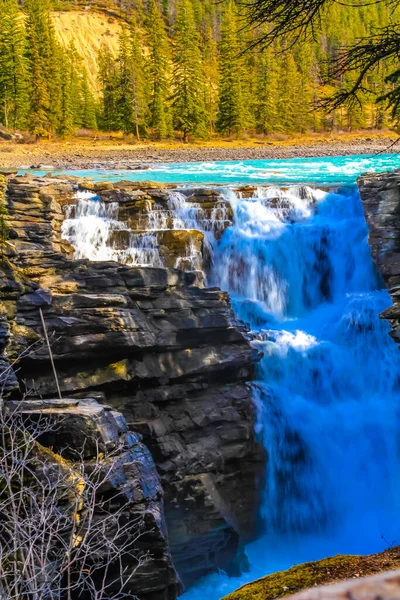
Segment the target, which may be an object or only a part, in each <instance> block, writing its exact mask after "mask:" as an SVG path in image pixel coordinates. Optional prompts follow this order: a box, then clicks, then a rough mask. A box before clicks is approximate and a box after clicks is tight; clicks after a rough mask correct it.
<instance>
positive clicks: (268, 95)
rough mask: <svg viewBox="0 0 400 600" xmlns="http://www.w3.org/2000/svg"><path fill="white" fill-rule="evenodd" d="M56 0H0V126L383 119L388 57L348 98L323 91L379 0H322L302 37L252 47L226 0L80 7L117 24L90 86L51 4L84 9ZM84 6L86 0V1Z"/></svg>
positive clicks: (369, 26)
mask: <svg viewBox="0 0 400 600" xmlns="http://www.w3.org/2000/svg"><path fill="white" fill-rule="evenodd" d="M84 6H85V5H84V4H83V5H82V4H81V5H79V6H78V5H76V6H75V5H74V4H71V3H70V2H64V1H63V0H56V1H54V2H52V1H51V0H24V1H23V3H19V2H18V0H0V124H1V125H2V126H3V127H5V128H6V129H8V130H15V131H29V132H30V133H31V134H32V135H33V136H35V138H36V139H39V138H41V137H44V136H59V137H61V138H66V137H69V136H72V135H73V134H74V132H76V131H77V130H80V129H89V130H96V129H99V130H103V131H122V132H123V133H124V134H126V135H131V136H134V137H135V138H137V139H144V138H150V139H165V138H170V137H177V138H180V139H183V140H185V141H186V140H189V139H200V140H201V139H209V138H210V137H211V136H215V135H217V136H218V135H220V136H231V137H235V138H238V137H242V136H245V135H255V134H259V135H267V136H268V135H270V134H291V133H297V132H299V133H306V132H310V131H311V132H312V131H315V132H319V131H331V130H349V131H351V130H358V129H365V128H378V129H379V128H385V127H388V126H392V125H393V123H394V120H395V118H396V115H393V114H392V113H391V112H390V111H389V110H388V109H387V107H386V106H385V104H382V103H376V99H377V98H379V97H382V96H384V95H386V94H388V93H390V89H391V87H390V86H391V85H393V84H391V83H390V79H388V74H389V73H390V68H391V66H392V65H389V64H387V63H386V62H382V63H380V64H379V65H378V66H377V67H376V68H375V69H374V70H373V71H372V72H371V73H369V74H368V77H366V78H365V82H364V85H363V91H362V94H361V96H359V98H360V101H359V102H356V103H352V104H349V105H347V106H346V105H344V106H340V107H338V108H336V109H335V110H328V109H326V108H323V106H324V104H323V101H324V98H326V97H328V96H329V95H330V94H333V93H335V92H337V91H338V90H340V89H341V88H342V87H345V86H348V85H349V84H351V81H348V80H347V79H346V78H349V77H354V78H357V76H358V74H357V73H354V72H353V73H351V74H349V75H345V76H340V77H338V76H337V75H335V70H334V69H333V68H332V65H333V64H334V63H335V60H336V59H337V56H338V54H339V53H340V52H341V51H342V50H343V48H345V47H346V46H349V45H351V44H353V43H354V42H356V41H357V40H358V39H360V38H362V37H365V36H367V35H371V33H373V32H374V30H375V28H377V27H378V26H380V27H381V26H385V25H390V24H391V23H393V22H394V21H396V19H398V15H397V12H398V9H394V8H393V6H390V7H389V6H388V5H387V3H385V2H377V3H372V4H369V3H368V4H366V5H365V4H363V3H361V2H360V3H359V5H356V6H352V7H349V6H345V5H342V4H333V5H332V6H331V7H330V10H329V13H328V14H326V15H325V17H324V18H323V20H322V23H321V24H320V27H319V30H318V33H317V35H315V36H314V39H311V40H310V39H308V40H302V41H301V42H298V43H296V44H294V45H292V46H291V47H289V48H287V47H285V43H284V42H285V40H275V41H274V43H273V44H270V45H268V46H266V47H263V46H262V45H257V44H256V43H255V42H256V41H257V39H259V38H260V37H262V36H263V34H264V33H265V31H263V27H267V25H264V26H263V25H257V27H254V26H253V27H250V26H249V25H248V24H247V23H246V19H245V11H244V10H243V6H242V5H241V4H238V3H236V2H235V1H234V0H223V1H219V2H216V1H215V0H162V1H160V2H159V1H158V0H121V2H118V3H114V2H112V1H109V2H108V4H107V5H104V4H103V5H101V4H97V5H91V6H90V10H104V11H112V12H113V14H116V15H117V16H118V18H119V20H120V22H121V28H120V34H119V39H118V52H116V53H115V52H112V51H111V50H110V48H109V46H107V45H104V47H102V48H101V49H100V51H99V52H98V55H97V56H96V61H97V65H98V79H99V86H98V89H94V88H93V86H91V85H90V82H89V79H88V72H87V69H86V66H85V64H84V61H83V59H82V57H81V56H80V55H79V53H78V51H77V49H76V48H75V46H74V44H73V43H70V44H69V45H68V46H65V45H63V44H62V43H61V41H60V40H59V38H58V36H57V32H56V30H55V27H54V22H53V15H54V14H55V13H56V12H57V11H66V10H76V9H80V10H82V8H84ZM86 8H89V7H86Z"/></svg>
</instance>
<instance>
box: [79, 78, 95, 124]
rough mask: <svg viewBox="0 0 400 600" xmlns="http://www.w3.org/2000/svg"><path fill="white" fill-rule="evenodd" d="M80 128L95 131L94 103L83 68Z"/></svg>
mask: <svg viewBox="0 0 400 600" xmlns="http://www.w3.org/2000/svg"><path fill="white" fill-rule="evenodd" d="M80 117H81V118H80V126H81V127H84V128H85V129H96V128H97V119H96V103H95V100H94V97H93V94H92V92H91V90H90V87H89V82H88V75H87V71H86V69H85V68H83V72H82V80H81V115H80Z"/></svg>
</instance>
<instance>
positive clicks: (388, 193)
mask: <svg viewBox="0 0 400 600" xmlns="http://www.w3.org/2000/svg"><path fill="white" fill-rule="evenodd" d="M357 183H358V187H359V191H360V195H361V200H362V203H363V207H364V213H365V218H366V220H367V223H368V227H369V244H370V247H371V253H372V258H373V260H374V262H375V264H376V267H377V269H378V271H379V273H380V274H381V275H382V278H383V280H384V283H385V286H386V288H387V289H388V291H389V293H390V295H391V298H392V301H393V306H390V307H389V308H388V309H387V310H385V311H384V312H383V313H382V315H381V316H382V317H383V318H385V319H388V321H389V323H390V325H391V327H392V331H391V335H392V337H393V339H394V340H395V341H396V342H397V343H400V170H395V171H392V172H388V173H367V174H366V175H363V176H362V177H360V178H359V179H358V182H357Z"/></svg>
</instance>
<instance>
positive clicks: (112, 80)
mask: <svg viewBox="0 0 400 600" xmlns="http://www.w3.org/2000/svg"><path fill="white" fill-rule="evenodd" d="M97 60H98V65H99V81H100V85H101V94H102V111H101V113H102V114H101V121H100V125H101V127H102V128H103V129H105V130H106V131H112V130H113V129H118V128H119V126H120V121H119V115H118V83H119V73H118V68H117V64H116V61H115V57H114V56H113V54H112V52H111V50H110V48H109V47H108V46H107V45H103V46H102V48H101V49H100V51H99V54H98V59H97Z"/></svg>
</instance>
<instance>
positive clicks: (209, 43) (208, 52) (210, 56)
mask: <svg viewBox="0 0 400 600" xmlns="http://www.w3.org/2000/svg"><path fill="white" fill-rule="evenodd" d="M204 77H205V109H206V115H207V118H208V128H209V133H210V135H212V134H213V132H214V127H215V123H216V121H217V117H218V100H219V77H220V74H219V63H218V46H217V42H216V40H215V39H214V37H213V32H212V28H211V26H209V27H208V28H207V33H206V39H205V47H204Z"/></svg>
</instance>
